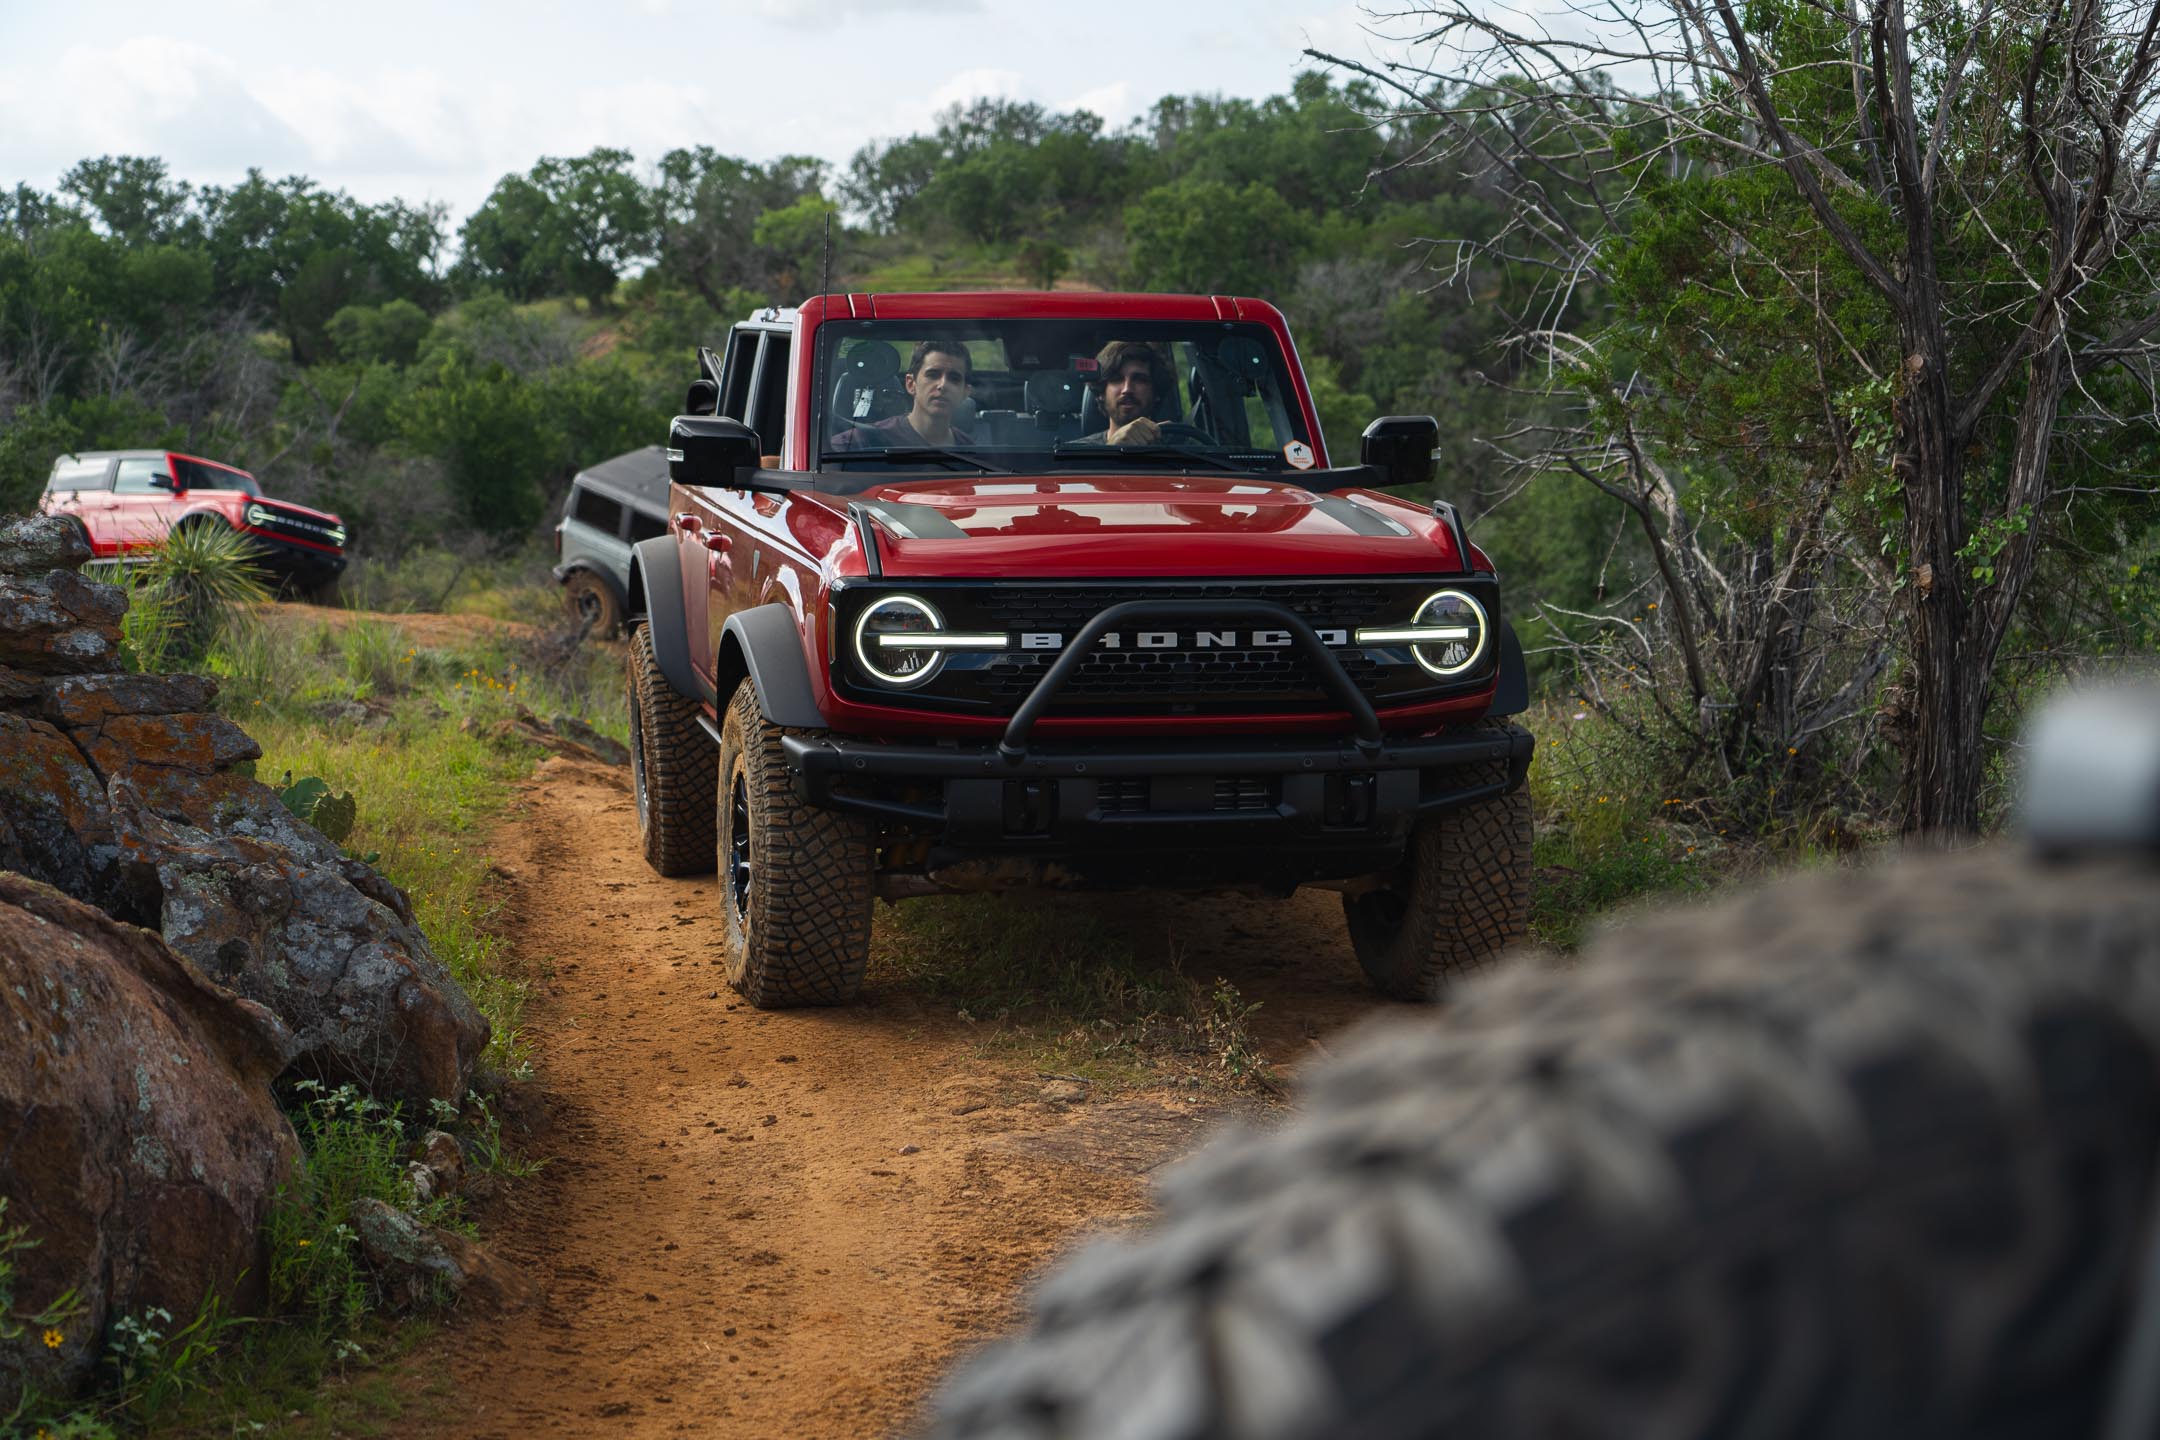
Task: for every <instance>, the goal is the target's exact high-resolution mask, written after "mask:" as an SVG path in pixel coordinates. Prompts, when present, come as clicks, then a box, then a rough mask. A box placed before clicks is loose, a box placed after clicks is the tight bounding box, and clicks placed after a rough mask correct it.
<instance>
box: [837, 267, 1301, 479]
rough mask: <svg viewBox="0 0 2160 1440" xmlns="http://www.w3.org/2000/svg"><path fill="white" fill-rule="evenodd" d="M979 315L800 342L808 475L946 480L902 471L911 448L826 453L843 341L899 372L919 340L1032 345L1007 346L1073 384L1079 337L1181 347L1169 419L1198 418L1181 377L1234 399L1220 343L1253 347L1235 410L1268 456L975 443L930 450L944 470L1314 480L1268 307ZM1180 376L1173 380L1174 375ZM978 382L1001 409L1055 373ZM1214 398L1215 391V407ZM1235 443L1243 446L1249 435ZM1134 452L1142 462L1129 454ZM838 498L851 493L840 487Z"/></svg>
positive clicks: (1248, 447)
mask: <svg viewBox="0 0 2160 1440" xmlns="http://www.w3.org/2000/svg"><path fill="white" fill-rule="evenodd" d="M985 308H986V311H990V313H984V314H981V315H940V316H937V317H935V318H931V317H927V316H926V317H921V318H916V317H911V316H877V317H875V318H872V317H868V316H863V317H855V316H837V315H835V316H825V317H821V319H820V322H819V323H818V324H817V325H816V326H815V328H814V330H813V332H812V334H811V335H810V336H808V337H806V338H807V339H808V340H809V341H810V343H811V344H812V346H813V351H812V356H811V364H810V365H809V366H808V367H806V368H807V371H808V376H809V378H810V381H811V393H810V394H809V395H808V396H806V397H804V400H805V402H806V403H805V404H803V406H802V408H801V410H800V411H798V414H801V415H803V417H804V418H805V419H806V420H807V422H808V423H807V424H806V425H805V427H804V428H805V431H806V434H805V439H806V441H807V442H808V449H809V454H808V455H807V456H806V457H805V459H806V460H807V462H808V468H810V469H812V470H814V471H818V472H821V473H823V474H826V475H832V476H836V477H837V476H839V475H846V476H849V477H850V479H851V480H859V479H870V480H873V481H882V482H884V483H891V482H894V481H900V480H911V479H916V478H926V477H930V476H940V475H942V476H948V477H949V476H950V475H952V474H953V473H954V468H953V466H952V464H951V463H950V461H940V462H939V463H937V464H935V465H929V466H917V465H909V464H908V463H907V461H908V456H907V454H906V451H907V450H908V449H910V448H919V447H911V446H907V445H902V446H897V447H894V450H893V453H892V454H891V458H890V460H889V461H885V462H883V463H881V462H880V457H881V455H883V454H885V453H886V452H885V451H883V450H881V449H878V448H869V447H865V448H862V449H860V450H854V449H848V448H845V447H841V446H837V445H836V444H835V442H836V441H837V440H838V438H839V436H840V434H841V433H842V430H841V428H840V427H839V425H838V421H837V419H836V415H835V411H834V405H833V400H834V396H833V391H834V388H835V386H834V380H835V379H836V378H837V376H838V374H839V357H840V354H841V350H842V347H843V346H845V345H846V344H848V343H849V342H851V341H859V340H863V339H882V340H885V341H886V342H887V344H888V345H890V346H891V347H892V349H893V350H894V351H895V352H896V353H897V354H898V357H899V362H900V367H901V368H902V369H904V368H905V366H906V356H907V353H908V351H909V350H911V349H912V347H913V345H914V343H915V342H917V341H920V340H921V339H923V338H925V337H926V336H929V335H945V336H951V337H952V338H954V339H957V340H960V341H964V342H987V343H992V344H996V345H998V346H999V347H1000V348H1003V347H1006V346H1009V345H1013V344H1014V342H1015V341H1016V340H1019V341H1023V342H1025V341H1029V340H1032V342H1033V343H1024V344H1021V345H1018V346H1016V347H1015V348H1016V350H1017V351H1018V352H1019V353H1020V354H1024V355H1027V356H1028V358H1030V359H1032V358H1033V357H1034V356H1035V355H1037V354H1041V355H1046V356H1047V355H1055V354H1060V353H1062V354H1063V355H1065V357H1066V359H1067V361H1068V362H1069V363H1070V364H1071V367H1072V368H1071V369H1069V370H1066V371H1064V372H1062V373H1068V374H1072V375H1073V376H1074V377H1075V378H1083V377H1084V376H1085V374H1086V367H1087V366H1088V365H1089V364H1090V363H1091V360H1092V352H1091V353H1090V354H1089V355H1082V354H1080V353H1077V352H1076V350H1075V343H1074V342H1075V341H1076V339H1077V338H1078V337H1080V336H1085V337H1086V338H1087V339H1089V340H1091V341H1092V342H1094V345H1095V346H1097V347H1099V346H1100V345H1102V344H1106V343H1108V341H1110V340H1113V339H1117V340H1123V339H1133V340H1141V341H1152V342H1155V343H1156V344H1158V345H1159V346H1161V347H1163V348H1164V349H1168V347H1169V346H1171V345H1178V346H1180V347H1181V348H1182V347H1189V348H1187V349H1186V354H1185V363H1184V364H1183V365H1182V366H1181V365H1180V364H1178V363H1172V364H1171V365H1170V370H1171V374H1172V378H1173V380H1174V382H1175V386H1174V390H1173V395H1174V397H1175V398H1176V400H1177V402H1178V403H1177V406H1176V408H1179V409H1185V406H1186V404H1187V403H1188V402H1190V403H1191V404H1192V405H1193V406H1195V407H1197V406H1198V401H1199V396H1198V394H1197V393H1195V394H1187V393H1186V392H1187V391H1188V390H1191V389H1192V387H1193V377H1194V375H1196V374H1197V375H1198V376H1199V377H1200V382H1199V383H1200V384H1201V386H1203V387H1205V388H1206V390H1207V398H1208V400H1209V401H1210V402H1211V403H1221V399H1220V397H1221V396H1228V395H1231V394H1243V393H1244V392H1243V390H1242V387H1237V386H1236V382H1235V381H1234V380H1233V379H1232V376H1231V371H1230V370H1229V368H1228V367H1227V366H1225V365H1224V364H1223V363H1222V360H1221V355H1222V350H1221V348H1220V345H1221V341H1222V340H1223V339H1227V338H1230V337H1233V336H1236V337H1241V338H1243V339H1244V340H1246V341H1247V342H1248V343H1249V344H1250V345H1252V346H1253V347H1256V348H1255V349H1254V350H1252V351H1248V352H1247V354H1248V356H1249V357H1250V358H1249V360H1248V362H1247V363H1253V364H1258V365H1261V366H1264V367H1265V373H1264V378H1262V379H1261V380H1260V381H1259V383H1258V384H1257V386H1256V388H1254V389H1253V390H1252V391H1251V393H1250V394H1249V395H1247V396H1246V397H1245V399H1244V400H1242V401H1239V402H1237V403H1240V404H1248V403H1249V404H1251V405H1257V406H1258V407H1260V412H1259V414H1258V415H1257V419H1258V421H1259V423H1262V424H1264V425H1265V426H1266V427H1267V430H1268V438H1269V439H1275V438H1277V437H1282V438H1283V443H1282V445H1281V446H1280V447H1279V448H1278V447H1276V446H1274V445H1268V444H1264V443H1261V442H1260V441H1259V440H1257V439H1254V438H1246V439H1243V440H1239V439H1235V438H1233V439H1231V440H1227V441H1225V440H1219V439H1218V440H1215V443H1213V444H1211V445H1200V444H1194V445H1190V446H1189V447H1188V446H1184V445H1179V444H1177V443H1176V442H1168V443H1165V444H1161V445H1148V446H1140V447H1135V453H1134V454H1133V455H1132V457H1131V458H1130V459H1129V460H1128V459H1124V458H1122V449H1121V447H1118V446H1111V445H1099V446H1082V445H1081V444H1079V443H1076V442H1080V441H1082V440H1084V438H1085V437H1083V436H1079V435H1065V434H1062V433H1060V432H1058V431H1045V432H1043V433H1042V435H1041V437H1040V439H1041V443H1039V444H1019V445H1015V444H1011V443H1003V444H998V443H982V441H981V440H980V439H978V441H977V443H975V444H971V445H964V446H963V445H953V444H950V443H948V444H947V445H946V446H940V447H931V448H933V449H936V450H940V451H945V452H948V453H949V455H950V456H951V458H952V459H954V460H958V461H961V462H962V463H964V464H966V465H967V466H968V467H969V468H975V466H976V465H977V464H978V463H979V464H980V466H981V467H982V468H983V469H985V470H995V471H1000V472H1005V473H1018V474H1057V475H1077V474H1090V473H1099V474H1111V475H1116V474H1130V473H1133V472H1135V471H1136V470H1152V471H1155V472H1157V473H1164V472H1170V473H1195V474H1210V475H1229V474H1238V475H1247V476H1252V477H1255V478H1262V479H1273V480H1278V481H1285V482H1288V483H1293V484H1294V483H1297V482H1298V481H1299V480H1300V478H1301V477H1305V476H1310V475H1314V474H1315V473H1316V472H1317V471H1318V470H1320V469H1324V468H1325V464H1326V461H1325V458H1324V457H1325V454H1326V451H1325V449H1324V446H1323V443H1322V441H1321V438H1320V435H1319V433H1318V429H1317V417H1316V416H1315V415H1314V413H1313V411H1312V408H1311V399H1310V396H1309V394H1308V393H1307V391H1306V387H1305V384H1304V377H1303V373H1302V371H1301V370H1300V368H1299V365H1298V358H1297V351H1296V347H1295V345H1294V344H1293V343H1292V341H1291V339H1290V336H1289V333H1288V331H1287V328H1286V327H1284V326H1283V325H1282V324H1281V323H1280V317H1279V316H1277V315H1274V314H1273V313H1272V307H1264V306H1263V307H1260V308H1261V309H1262V310H1264V311H1269V312H1270V313H1269V314H1268V315H1267V316H1265V317H1262V316H1260V315H1253V316H1250V317H1244V316H1241V317H1239V318H1236V319H1231V318H1225V317H1223V316H1221V315H1219V314H1218V315H1217V316H1215V317H1210V318H1203V317H1200V316H1178V315H1175V314H1164V315H1158V316H1147V317H1141V316H1128V315H1121V314H1117V313H1111V312H1109V311H1105V312H1102V313H1090V312H1089V311H1087V310H1079V309H1075V310H1073V311H1067V312H1064V313H1052V314H1009V313H1008V314H999V313H994V311H991V307H985ZM1271 322H1272V323H1271ZM1030 331H1034V332H1036V333H1035V334H1034V335H1033V336H1032V337H1031V336H1030V335H1029V333H1028V332H1030ZM1060 332H1063V338H1064V340H1065V342H1066V343H1063V344H1062V346H1061V345H1060V344H1059V343H1058V342H1059V336H1060ZM1211 341H1212V342H1213V343H1212V344H1210V342H1211ZM1203 345H1206V346H1208V348H1207V349H1206V350H1205V351H1204V352H1200V351H1199V347H1201V346H1203ZM1083 348H1085V347H1083ZM969 358H970V362H971V365H972V362H973V360H974V358H975V357H974V356H973V355H972V354H971V355H970V357H969ZM1181 370H1182V371H1183V373H1180V371H1181ZM798 373H801V372H798ZM988 373H994V374H996V375H997V376H998V377H999V380H998V383H999V385H1000V387H1001V388H1002V390H1003V391H1004V392H1005V393H1006V395H1007V396H1008V397H1010V396H1011V395H1012V394H1013V392H1014V391H1015V390H1016V388H1017V389H1018V392H1019V394H1020V395H1024V394H1025V389H1024V387H1025V384H1026V377H1028V376H1031V375H1038V374H1058V373H1061V372H1060V370H1059V369H1058V367H1056V366H1055V365H1044V364H1041V363H1036V364H1031V365H1012V364H1008V365H1007V367H1006V368H1004V369H1002V370H998V371H995V372H988ZM1217 387H1220V396H1219V395H1218V389H1217ZM972 388H973V387H971V390H972ZM969 398H970V399H973V398H974V395H973V394H972V393H971V395H970V397H969ZM1020 403H1024V402H1020ZM1086 404H1087V402H1086V401H1085V400H1083V401H1082V402H1081V405H1082V409H1081V411H1080V413H1082V414H1084V413H1085V410H1086ZM988 408H989V413H990V414H992V415H993V416H996V417H998V418H999V420H1000V421H1001V422H1005V423H1009V421H1008V417H1018V416H1019V415H1022V414H1025V413H1026V412H1025V411H1024V410H1022V409H1020V408H1019V404H1017V403H1016V404H1015V405H1013V406H1011V407H1009V408H1007V407H988ZM898 413H900V414H905V413H907V412H905V411H901V412H898ZM1186 413H1187V414H1188V415H1190V414H1191V413H1192V412H1191V410H1189V409H1187V410H1186ZM878 418H879V419H881V420H889V419H890V418H891V417H890V415H889V414H880V415H879V417H878ZM1075 418H1077V417H1075ZM1255 418H1256V417H1255V416H1254V415H1252V414H1246V415H1241V416H1240V418H1239V421H1238V424H1239V426H1240V428H1244V427H1246V426H1250V425H1252V424H1253V423H1254V421H1255ZM1175 423H1179V424H1182V423H1184V422H1175ZM1096 433H1100V432H1096ZM1247 434H1248V436H1249V435H1250V431H1249V430H1248V432H1247ZM1008 438H1009V434H1008ZM1031 438H1032V437H1031ZM1210 438H1213V437H1212V436H1211V437H1210ZM1298 445H1302V446H1303V447H1304V453H1305V455H1306V457H1307V458H1308V465H1307V467H1306V468H1303V469H1300V468H1299V467H1298V466H1297V465H1295V464H1294V463H1293V462H1292V461H1291V459H1290V458H1289V455H1290V452H1291V451H1292V449H1293V447H1294V446H1298ZM1094 448H1100V449H1101V451H1102V456H1101V462H1100V463H1099V464H1090V463H1088V462H1089V457H1088V456H1087V455H1086V454H1084V453H1082V452H1083V450H1084V449H1094ZM1185 448H1189V449H1190V450H1191V453H1192V457H1193V458H1192V461H1191V463H1190V464H1189V465H1182V464H1180V463H1179V461H1178V459H1177V458H1176V456H1175V455H1174V454H1173V453H1171V452H1173V451H1175V450H1177V449H1185ZM1143 451H1144V452H1145V453H1144V454H1143V453H1140V452H1143ZM848 488H850V489H852V488H855V487H854V486H852V485H851V486H849V487H848Z"/></svg>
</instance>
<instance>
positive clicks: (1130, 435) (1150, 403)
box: [1080, 340, 1176, 445]
mask: <svg viewBox="0 0 2160 1440" xmlns="http://www.w3.org/2000/svg"><path fill="white" fill-rule="evenodd" d="M1095 366H1096V370H1095V378H1094V380H1092V381H1091V382H1089V383H1091V384H1092V385H1093V386H1094V387H1095V398H1096V400H1097V401H1098V402H1099V403H1100V404H1101V405H1102V410H1103V418H1104V419H1105V420H1106V421H1108V422H1109V423H1108V424H1107V425H1106V426H1105V427H1104V428H1103V429H1101V430H1098V431H1096V432H1095V433H1094V434H1093V435H1083V436H1081V437H1080V439H1081V442H1082V443H1083V444H1092V445H1153V444H1155V443H1157V442H1158V441H1160V440H1161V439H1162V427H1161V426H1159V425H1157V424H1156V423H1155V419H1154V413H1155V401H1156V399H1157V397H1159V396H1163V395H1168V394H1170V393H1171V390H1172V388H1173V387H1174V385H1175V384H1176V382H1175V381H1174V380H1173V379H1172V378H1171V375H1170V362H1169V361H1167V360H1165V359H1163V354H1162V352H1161V351H1160V350H1157V349H1156V348H1155V347H1154V346H1152V345H1149V344H1146V343H1144V342H1142V341H1139V340H1113V341H1111V342H1110V343H1109V344H1108V345H1105V346H1103V348H1102V353H1101V354H1099V355H1097V356H1096V357H1095Z"/></svg>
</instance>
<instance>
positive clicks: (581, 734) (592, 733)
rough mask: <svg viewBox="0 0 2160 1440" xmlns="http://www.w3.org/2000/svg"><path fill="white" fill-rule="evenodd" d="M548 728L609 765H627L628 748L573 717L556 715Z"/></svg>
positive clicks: (628, 757) (628, 759) (628, 760)
mask: <svg viewBox="0 0 2160 1440" xmlns="http://www.w3.org/2000/svg"><path fill="white" fill-rule="evenodd" d="M548 728H549V729H550V730H553V731H554V732H555V733H556V734H557V735H560V736H561V737H562V738H563V739H565V740H568V741H570V742H572V743H573V744H577V745H582V746H584V747H585V748H586V749H587V750H590V751H592V752H593V754H595V755H597V756H599V757H600V758H601V759H602V760H605V761H606V762H607V763H608V764H610V765H628V764H629V763H630V747H629V746H627V745H625V744H623V743H622V742H621V741H619V740H610V739H609V738H608V737H607V736H605V735H603V734H601V733H600V732H599V731H598V730H595V729H593V727H592V726H590V725H588V724H586V723H585V722H584V721H582V720H580V719H578V718H577V717H576V716H575V715H557V716H556V717H555V718H554V719H552V720H550V721H548Z"/></svg>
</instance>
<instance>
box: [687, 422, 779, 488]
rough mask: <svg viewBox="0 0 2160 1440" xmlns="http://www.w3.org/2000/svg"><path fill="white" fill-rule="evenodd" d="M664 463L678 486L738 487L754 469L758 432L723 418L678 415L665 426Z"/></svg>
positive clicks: (744, 483) (746, 480) (742, 484)
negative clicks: (666, 436) (666, 463)
mask: <svg viewBox="0 0 2160 1440" xmlns="http://www.w3.org/2000/svg"><path fill="white" fill-rule="evenodd" d="M667 461H668V467H667V468H668V478H669V479H670V480H673V481H674V482H675V483H676V484H678V485H696V486H701V487H704V488H707V489H728V488H740V487H742V486H745V485H747V484H748V483H749V479H750V476H749V474H748V472H749V471H752V470H755V469H757V465H758V437H757V432H756V431H755V430H752V429H751V428H750V427H749V426H747V425H745V424H743V423H742V421H740V420H730V419H728V418H727V417H726V416H724V415H678V416H676V417H675V418H674V420H673V421H671V422H670V423H669V425H668V443H667Z"/></svg>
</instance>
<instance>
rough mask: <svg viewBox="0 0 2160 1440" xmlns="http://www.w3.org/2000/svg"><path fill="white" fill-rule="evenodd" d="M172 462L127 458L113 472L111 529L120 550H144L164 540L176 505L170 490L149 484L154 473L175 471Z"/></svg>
mask: <svg viewBox="0 0 2160 1440" xmlns="http://www.w3.org/2000/svg"><path fill="white" fill-rule="evenodd" d="M171 464H172V462H171V461H169V460H167V459H166V458H165V457H164V456H162V455H159V456H157V457H155V458H154V459H147V460H135V459H124V460H122V461H121V462H120V466H119V468H118V469H117V470H115V471H114V472H113V504H112V512H111V513H112V529H113V538H114V539H115V540H116V541H117V542H118V544H119V548H120V550H121V551H123V552H125V551H129V550H141V549H143V548H145V547H147V546H151V545H157V544H160V543H162V542H163V541H164V539H165V534H166V532H167V531H168V530H169V529H171V522H172V516H173V514H174V512H175V511H176V509H177V508H178V507H177V506H175V505H174V503H173V492H172V491H171V490H170V489H163V490H161V489H159V488H158V487H157V486H155V485H153V484H151V483H150V479H151V477H152V476H153V475H167V476H169V475H170V474H171V473H172V470H171Z"/></svg>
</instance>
